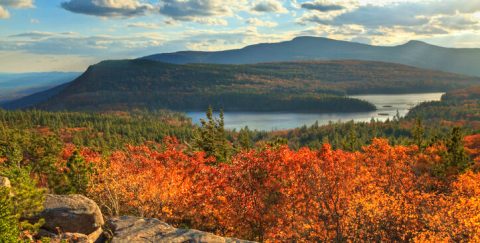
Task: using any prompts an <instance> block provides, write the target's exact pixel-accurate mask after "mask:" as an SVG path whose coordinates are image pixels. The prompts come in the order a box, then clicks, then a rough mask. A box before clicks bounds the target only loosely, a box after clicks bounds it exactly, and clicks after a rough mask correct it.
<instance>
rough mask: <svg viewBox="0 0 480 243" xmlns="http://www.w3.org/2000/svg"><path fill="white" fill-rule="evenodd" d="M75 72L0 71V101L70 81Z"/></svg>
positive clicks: (78, 74)
mask: <svg viewBox="0 0 480 243" xmlns="http://www.w3.org/2000/svg"><path fill="white" fill-rule="evenodd" d="M80 74H81V73H76V72H45V73H0V102H5V101H8V100H14V99H18V98H21V97H23V96H27V95H30V94H33V93H37V92H41V91H44V90H47V89H50V88H52V87H55V86H58V85H60V84H64V83H67V82H70V81H72V80H74V79H75V78H77V77H78V76H80Z"/></svg>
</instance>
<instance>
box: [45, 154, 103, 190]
mask: <svg viewBox="0 0 480 243" xmlns="http://www.w3.org/2000/svg"><path fill="white" fill-rule="evenodd" d="M93 169H94V168H93V165H92V164H91V163H88V162H87V161H85V159H84V158H83V157H82V156H81V155H80V153H79V152H78V151H77V150H75V151H74V152H73V154H72V156H70V158H68V161H67V164H66V168H65V170H64V173H63V174H61V181H60V183H59V185H57V186H56V188H55V192H56V193H59V194H76V193H79V194H85V193H86V191H87V188H88V185H89V183H90V177H91V175H92V174H93Z"/></svg>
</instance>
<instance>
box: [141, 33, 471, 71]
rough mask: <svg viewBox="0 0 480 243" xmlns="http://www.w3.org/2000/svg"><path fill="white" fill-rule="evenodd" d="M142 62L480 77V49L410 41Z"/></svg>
mask: <svg viewBox="0 0 480 243" xmlns="http://www.w3.org/2000/svg"><path fill="white" fill-rule="evenodd" d="M142 59H147V60H154V61H161V62H168V63H175V64H186V63H217V64H254V63H261V62H285V61H305V60H349V59H354V60H366V61H381V62H391V63H399V64H404V65H409V66H414V67H418V68H426V69H432V70H439V71H445V72H453V73H459V74H465V75H472V76H480V49H474V48H445V47H440V46H435V45H431V44H428V43H425V42H421V41H409V42H407V43H405V44H403V45H398V46H374V45H367V44H361V43H355V42H348V41H339V40H333V39H328V38H322V37H297V38H295V39H293V40H291V41H285V42H279V43H262V44H256V45H250V46H247V47H244V48H241V49H236V50H225V51H216V52H201V51H181V52H175V53H162V54H155V55H150V56H146V57H143V58H142Z"/></svg>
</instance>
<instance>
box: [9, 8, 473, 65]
mask: <svg viewBox="0 0 480 243" xmlns="http://www.w3.org/2000/svg"><path fill="white" fill-rule="evenodd" d="M305 35H308V36H322V37H328V38H333V39H340V40H347V41H356V42H362V43H368V44H373V45H398V44H402V43H404V42H407V41H409V40H412V39H416V40H423V41H426V42H429V43H432V44H436V45H441V46H447V47H457V48H474V47H480V0H421V1H420V0H0V72H31V71H83V70H84V69H85V68H86V67H88V65H91V64H94V63H96V62H98V61H100V60H104V59H123V58H135V57H140V56H144V55H149V54H154V53H160V52H173V51H180V50H202V51H209V50H210V51H211V50H224V49H232V48H240V47H243V46H246V45H250V44H255V43H261V42H278V41H285V40H290V39H292V38H294V37H296V36H305Z"/></svg>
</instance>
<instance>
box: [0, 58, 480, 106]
mask: <svg viewBox="0 0 480 243" xmlns="http://www.w3.org/2000/svg"><path fill="white" fill-rule="evenodd" d="M478 82H480V78H473V77H468V76H461V75H456V74H450V73H443V72H436V71H429V70H422V69H417V68H413V67H408V66H403V65H398V64H389V63H380V62H364V61H318V62H292V63H265V64H256V65H212V64H190V65H174V64H166V63H159V62H154V61H148V60H124V61H104V62H101V63H99V64H97V65H93V66H91V67H89V68H88V70H87V71H86V72H85V73H84V74H83V75H81V76H80V77H79V78H77V79H76V80H75V81H74V82H72V83H70V84H69V85H67V86H66V87H65V88H63V89H62V90H59V92H57V91H56V92H57V94H55V95H53V96H52V97H51V98H49V99H47V100H46V101H43V102H40V103H39V104H36V105H35V107H37V108H40V109H49V110H64V109H66V110H129V109H133V108H142V109H143V108H147V109H158V108H167V109H173V110H181V111H192V110H196V111H199V110H200V111H202V110H206V109H207V108H208V106H210V105H211V106H213V107H217V108H223V109H224V110H225V111H270V112H272V111H296V112H319V113H320V112H358V111H370V110H374V109H375V107H374V106H373V105H371V104H369V103H367V102H364V101H359V100H355V99H350V98H345V97H344V95H345V94H361V93H408V92H427V91H447V90H451V89H454V88H458V87H466V86H468V85H472V84H474V83H478ZM32 97H36V96H32ZM32 97H27V98H25V99H22V100H19V101H17V102H13V103H10V104H7V105H6V107H10V108H18V107H22V106H23V105H24V104H27V105H28V104H29V103H32V102H29V101H31V99H32Z"/></svg>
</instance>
